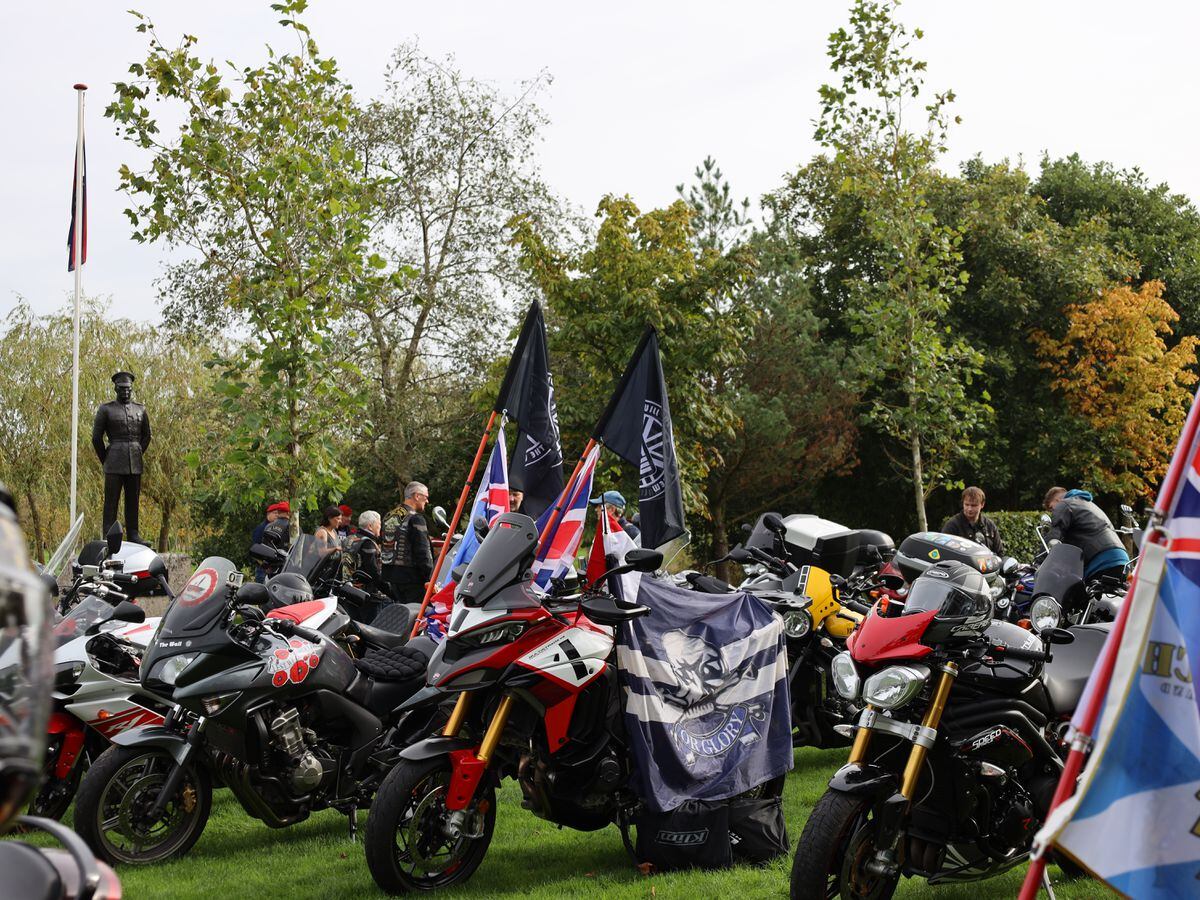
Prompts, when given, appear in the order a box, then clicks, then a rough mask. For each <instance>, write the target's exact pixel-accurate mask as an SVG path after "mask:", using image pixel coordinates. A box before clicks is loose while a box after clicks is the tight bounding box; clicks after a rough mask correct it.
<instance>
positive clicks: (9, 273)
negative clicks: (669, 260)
mask: <svg viewBox="0 0 1200 900" xmlns="http://www.w3.org/2000/svg"><path fill="white" fill-rule="evenodd" d="M130 6H133V7H134V8H136V9H138V10H140V11H141V12H143V13H145V14H147V15H148V16H149V17H150V18H151V19H153V20H154V22H155V24H156V25H157V27H158V31H159V34H160V37H161V38H162V39H163V41H164V43H167V44H168V45H170V44H173V43H174V42H175V40H176V39H177V38H178V36H179V35H180V34H182V33H184V32H187V33H190V34H194V35H196V36H197V37H198V38H199V39H200V43H199V47H198V49H199V52H200V53H201V54H202V55H204V56H208V57H211V58H213V59H215V60H217V61H222V60H225V59H231V60H233V61H235V62H237V63H238V64H239V65H245V64H251V63H258V62H260V61H261V60H262V58H263V57H264V49H263V48H264V47H265V45H266V44H268V43H274V44H275V45H276V46H280V47H283V46H285V43H284V41H285V36H284V32H283V29H282V28H280V27H279V26H278V25H277V24H276V22H277V19H278V16H277V15H276V14H275V13H272V12H271V11H270V8H269V3H268V2H257V0H237V2H233V0H208V2H205V3H202V4H195V3H182V2H178V0H117V2H111V0H86V2H85V0H56V2H52V3H34V4H20V5H17V4H15V3H6V4H5V5H4V8H3V10H2V11H0V74H2V75H3V82H4V83H5V84H6V85H8V89H7V90H6V92H5V102H4V110H5V113H6V118H7V124H8V127H7V128H6V129H5V132H6V133H5V136H4V140H3V141H0V209H2V210H3V217H2V219H0V317H3V316H4V315H7V314H8V313H9V311H11V309H12V308H13V306H14V305H15V304H16V303H17V299H18V296H20V297H24V298H25V299H26V300H27V301H28V302H29V303H30V304H31V305H32V306H33V307H34V308H35V309H36V310H38V311H40V312H49V311H52V310H54V309H57V308H60V307H62V306H63V305H64V304H66V303H67V302H69V298H70V294H71V291H72V288H73V278H72V276H71V275H69V274H68V273H67V271H66V263H67V259H66V257H67V232H68V226H69V220H70V196H71V194H70V187H71V177H72V173H73V160H74V143H75V122H76V110H75V104H76V100H75V91H74V90H72V85H73V84H74V83H75V82H77V81H81V82H85V83H87V84H88V85H89V86H90V89H89V90H88V92H87V108H86V122H87V125H86V128H87V135H88V141H87V147H88V188H89V190H88V203H89V221H88V228H89V240H88V263H87V265H86V266H85V267H84V270H83V279H84V290H85V292H86V293H88V294H91V295H110V296H111V297H112V301H113V306H112V309H113V312H114V314H118V315H122V316H128V317H130V318H135V319H139V320H145V321H157V320H158V318H159V311H158V306H157V300H156V293H155V288H154V281H155V279H156V278H157V277H158V276H159V274H160V273H161V271H162V265H163V262H164V260H166V259H167V258H168V257H167V254H166V251H165V250H164V249H163V248H161V247H158V246H153V245H149V246H147V245H139V244H136V243H135V242H133V241H132V240H131V239H130V237H129V235H130V226H129V224H128V221H127V220H126V219H125V217H124V215H123V214H122V210H123V209H124V208H125V205H126V204H125V198H124V197H123V195H121V194H120V193H119V192H118V191H117V184H118V179H117V170H118V167H119V166H120V165H121V163H124V162H129V163H133V162H135V161H136V159H137V158H138V157H137V156H136V154H135V153H134V151H133V150H132V148H131V147H129V146H128V145H126V144H124V143H123V142H122V141H121V140H120V139H119V138H118V137H117V136H116V135H115V133H114V130H113V127H112V125H111V123H109V122H108V121H107V120H105V119H104V118H103V109H104V106H105V105H106V104H107V103H108V102H109V101H110V100H111V98H112V95H113V90H112V84H113V82H115V81H118V80H122V79H123V78H125V77H126V72H127V70H128V67H129V64H130V63H131V62H134V61H137V60H141V59H143V58H144V56H145V52H146V44H145V38H144V36H142V35H139V34H137V33H136V32H135V31H134V28H133V26H134V21H133V19H132V17H131V16H129V15H128V13H127V12H126V10H127V9H128V8H129V7H130ZM847 6H848V2H841V0H836V2H835V0H807V2H791V3H783V2H777V3H765V2H748V0H742V2H741V3H728V2H715V3H714V2H708V0H688V2H675V0H654V2H646V0H641V2H637V3H633V2H624V0H609V2H606V3H602V4H600V3H579V2H574V3H563V2H561V0H559V2H530V0H509V2H506V3H483V2H461V0H460V2H457V3H450V2H440V3H439V2H434V3H430V2H420V3H416V2H411V0H390V2H384V0H338V2H336V3H335V2H332V0H312V2H311V5H310V9H309V12H308V13H307V14H306V15H305V21H306V22H307V23H308V25H309V26H310V27H311V29H312V32H313V36H314V37H315V39H316V40H317V42H318V44H319V45H320V47H321V50H322V52H323V53H324V54H326V55H331V56H333V57H335V58H336V59H337V60H338V62H339V64H340V65H341V68H342V72H343V74H344V75H345V76H346V78H347V80H349V81H350V82H351V83H352V84H353V85H354V87H355V90H356V92H357V93H358V94H359V96H360V97H361V98H363V99H368V98H370V97H373V96H376V95H378V94H380V93H381V92H382V88H383V84H384V70H385V68H386V66H387V62H388V59H389V57H390V55H391V52H392V50H393V49H394V48H395V47H396V46H397V45H399V44H401V43H403V42H406V41H411V40H414V39H415V40H418V41H419V43H420V46H421V48H422V50H423V51H425V52H426V53H427V54H430V55H434V56H444V55H446V54H453V55H454V57H455V58H456V60H457V63H458V65H459V67H460V68H461V69H462V70H463V71H464V72H465V73H466V74H468V75H470V76H472V77H475V78H478V79H481V80H486V81H489V82H492V83H494V84H496V85H498V86H500V87H505V88H513V89H515V87H516V85H517V84H518V83H519V82H521V81H523V80H525V79H528V78H531V77H533V76H535V75H537V74H538V73H539V72H541V71H542V70H545V71H547V72H548V73H549V74H550V75H551V76H552V78H553V83H552V85H551V86H550V88H549V90H548V91H546V92H545V93H544V94H543V95H542V105H543V108H544V109H545V111H546V113H547V115H548V116H549V119H550V124H549V125H548V127H547V128H546V129H545V131H544V133H543V140H542V144H541V146H540V148H539V161H540V164H541V168H542V172H543V175H544V177H545V178H546V180H547V182H548V183H549V184H550V186H551V188H552V189H554V190H555V191H556V192H557V193H558V194H559V195H560V196H561V197H563V198H565V199H566V200H567V201H568V202H570V203H572V204H573V205H575V206H576V207H577V208H579V209H580V210H583V211H586V212H587V213H591V212H594V210H595V208H596V204H597V202H598V201H599V199H600V198H601V197H602V196H603V195H604V194H606V193H619V194H625V193H628V194H630V195H631V196H632V197H633V199H634V200H635V201H636V202H637V203H638V204H639V205H640V206H641V207H642V208H643V209H649V208H652V207H654V206H659V205H663V204H667V203H669V202H671V201H672V200H673V199H674V198H675V185H677V184H679V183H680V182H682V181H687V180H689V178H690V176H691V173H692V171H693V170H694V169H695V167H696V165H697V164H698V163H699V162H700V161H701V160H702V159H703V158H704V157H705V156H706V155H712V156H714V157H715V158H716V159H717V162H718V163H719V165H720V167H721V169H722V171H723V172H724V174H725V176H726V177H727V178H728V179H729V181H730V182H731V184H732V187H733V190H734V192H735V193H736V194H738V195H739V196H748V197H751V198H752V199H755V200H756V199H757V198H758V197H759V196H761V195H762V194H763V193H765V192H768V191H770V190H772V189H774V188H775V187H777V186H778V185H779V184H780V183H781V181H782V179H783V177H784V176H785V174H786V173H788V172H789V171H792V170H794V169H796V168H797V167H798V166H799V165H801V164H803V163H804V162H805V161H806V160H808V159H809V158H810V157H811V156H812V155H813V154H814V153H815V152H816V146H815V144H814V142H813V140H812V122H813V119H814V118H815V117H816V115H817V112H818V105H817V88H818V87H819V86H820V84H821V83H822V82H824V81H827V80H830V74H829V71H828V66H827V60H826V56H825V45H826V39H827V37H828V35H829V33H830V31H832V30H833V29H835V28H837V27H839V26H840V25H842V24H843V23H844V22H845V20H846V9H847ZM900 18H901V19H902V20H903V21H904V22H906V23H907V24H908V25H910V26H915V27H920V28H922V29H923V30H924V32H925V39H924V40H923V41H921V42H920V43H919V44H918V46H917V55H918V56H919V57H920V58H923V59H925V60H927V61H928V63H929V71H928V78H927V86H928V87H929V88H931V89H936V90H942V89H945V88H947V87H950V88H953V90H954V91H955V93H956V95H957V97H958V100H957V102H956V104H955V108H956V112H957V113H958V115H960V116H962V118H963V123H962V124H961V125H960V126H958V127H957V128H956V129H955V130H954V131H953V132H952V135H951V140H950V152H949V154H948V158H947V160H946V166H947V167H948V168H953V167H954V166H956V165H957V164H958V162H959V161H961V160H963V159H967V158H970V157H972V156H974V155H975V154H977V153H982V154H983V156H984V157H985V158H986V159H988V160H999V159H1002V158H1005V157H1007V158H1009V159H1012V160H1014V161H1015V160H1017V159H1023V160H1024V162H1025V164H1026V165H1027V166H1029V167H1034V168H1036V166H1037V163H1038V161H1039V160H1040V159H1041V157H1042V155H1043V153H1049V154H1050V155H1051V156H1062V155H1065V154H1068V153H1072V152H1078V153H1080V154H1081V155H1082V156H1083V157H1084V158H1085V159H1087V160H1092V161H1094V160H1108V161H1110V162H1112V163H1114V164H1116V165H1117V166H1119V167H1133V166H1137V167H1139V168H1141V169H1142V171H1144V172H1145V173H1146V174H1147V175H1148V176H1149V177H1150V179H1151V180H1152V181H1154V182H1155V183H1158V182H1164V181H1165V182H1166V183H1168V184H1169V185H1170V186H1171V188H1172V189H1173V190H1175V191H1178V192H1181V193H1184V194H1187V195H1188V196H1189V197H1191V198H1192V199H1193V200H1200V168H1198V167H1197V165H1196V152H1195V145H1196V137H1197V133H1198V126H1197V113H1198V111H1200V110H1198V108H1197V107H1198V105H1200V104H1198V97H1200V77H1198V75H1197V72H1198V71H1200V70H1198V69H1197V66H1196V54H1197V51H1196V48H1195V38H1196V34H1197V32H1198V31H1200V4H1195V3H1191V2H1158V0H1146V2H1141V3H1138V4H1129V3H1127V2H1126V3H1119V4H1118V3H1115V2H1107V0H1103V2H1101V0H1092V2H1076V0H1054V2H1049V0H1040V2H1029V0H1004V2H993V0H971V2H963V0H908V2H906V3H904V4H903V6H902V7H901V9H900Z"/></svg>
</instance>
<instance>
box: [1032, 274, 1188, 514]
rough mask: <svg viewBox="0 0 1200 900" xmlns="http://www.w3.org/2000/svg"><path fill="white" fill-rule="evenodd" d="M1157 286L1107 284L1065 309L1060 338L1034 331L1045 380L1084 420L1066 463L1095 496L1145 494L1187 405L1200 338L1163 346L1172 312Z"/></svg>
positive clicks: (1158, 476)
mask: <svg viewBox="0 0 1200 900" xmlns="http://www.w3.org/2000/svg"><path fill="white" fill-rule="evenodd" d="M1164 289H1165V286H1164V285H1163V283H1162V282H1161V281H1150V282H1147V283H1146V284H1144V285H1142V286H1141V288H1140V289H1136V290H1135V289H1134V288H1133V287H1131V286H1130V285H1127V284H1122V285H1113V286H1112V287H1110V288H1109V289H1108V290H1107V291H1105V292H1104V294H1102V295H1101V296H1100V297H1098V298H1096V299H1094V300H1091V301H1089V302H1087V303H1079V304H1072V305H1070V306H1068V307H1067V308H1066V315H1067V323H1068V324H1067V329H1066V332H1065V333H1064V334H1062V335H1061V336H1052V335H1050V334H1049V333H1047V332H1045V331H1041V330H1038V331H1035V332H1034V335H1033V339H1034V342H1035V344H1036V346H1037V350H1038V355H1039V357H1040V358H1041V361H1042V366H1043V367H1044V368H1045V369H1047V370H1048V371H1050V372H1051V373H1052V374H1053V375H1054V380H1053V382H1051V386H1052V387H1053V389H1054V390H1055V391H1058V392H1060V393H1061V394H1062V395H1063V397H1064V398H1065V400H1066V403H1067V406H1068V408H1069V409H1070V411H1071V412H1072V414H1073V415H1075V416H1076V417H1078V419H1079V420H1080V421H1081V423H1082V424H1083V426H1084V427H1083V429H1082V430H1080V431H1077V435H1078V438H1077V440H1076V441H1075V442H1073V444H1072V445H1070V446H1068V447H1067V448H1066V450H1065V453H1064V456H1065V458H1066V461H1067V463H1068V464H1069V465H1071V466H1072V467H1073V468H1074V469H1075V470H1076V471H1077V472H1079V473H1080V474H1081V475H1082V476H1083V478H1084V479H1085V483H1087V484H1089V485H1092V486H1093V487H1095V488H1096V489H1098V490H1099V491H1102V492H1111V493H1116V494H1121V495H1123V496H1130V495H1136V496H1139V497H1143V498H1145V499H1148V500H1149V499H1152V498H1153V496H1154V493H1153V492H1154V491H1155V489H1156V488H1157V487H1158V484H1159V483H1160V481H1161V480H1162V477H1163V476H1164V475H1165V474H1166V470H1167V463H1168V462H1169V461H1170V458H1171V453H1172V451H1173V450H1174V440H1175V435H1177V434H1178V433H1179V431H1180V429H1181V428H1182V427H1183V420H1184V419H1185V418H1186V416H1187V411H1188V408H1189V406H1190V405H1191V399H1192V391H1191V390H1190V388H1191V387H1192V386H1193V385H1195V383H1196V380H1197V376H1196V374H1195V372H1194V371H1193V368H1194V366H1195V365H1196V347H1197V346H1198V345H1200V338H1196V337H1193V336H1187V337H1183V338H1181V339H1180V340H1179V341H1178V342H1177V343H1176V344H1175V345H1174V346H1173V347H1168V346H1167V343H1166V338H1167V337H1169V336H1170V335H1171V333H1172V331H1171V324H1172V323H1173V322H1176V321H1178V320H1179V316H1178V314H1177V313H1176V312H1175V311H1174V310H1173V309H1171V307H1170V305H1169V304H1168V303H1167V302H1166V301H1165V300H1164V299H1163V291H1164Z"/></svg>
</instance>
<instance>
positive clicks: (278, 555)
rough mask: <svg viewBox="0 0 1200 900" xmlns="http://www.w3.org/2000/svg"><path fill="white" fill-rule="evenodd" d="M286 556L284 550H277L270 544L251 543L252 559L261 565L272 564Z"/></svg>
mask: <svg viewBox="0 0 1200 900" xmlns="http://www.w3.org/2000/svg"><path fill="white" fill-rule="evenodd" d="M284 558H285V556H284V553H283V551H282V550H277V549H276V548H274V547H272V546H271V545H270V544H251V545H250V559H252V560H253V561H254V562H256V563H258V564H259V565H260V566H271V565H274V564H275V563H278V562H281V561H282V560H283V559H284Z"/></svg>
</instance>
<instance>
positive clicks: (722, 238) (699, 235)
mask: <svg viewBox="0 0 1200 900" xmlns="http://www.w3.org/2000/svg"><path fill="white" fill-rule="evenodd" d="M695 179H696V180H695V181H693V182H692V184H691V185H690V186H688V188H687V190H686V191H684V185H682V184H680V185H676V186H675V192H676V193H677V194H679V196H680V198H681V199H683V200H685V201H687V204H688V206H690V207H691V208H692V209H693V210H694V212H695V215H694V216H693V219H692V230H693V231H694V232H695V234H696V242H697V243H698V244H699V245H700V246H701V247H702V248H704V249H708V250H716V251H717V252H719V253H724V252H726V251H728V250H731V249H732V248H733V247H736V246H737V245H738V244H741V243H743V242H744V241H745V240H746V238H747V237H748V236H749V232H750V228H751V225H750V199H749V198H748V197H743V198H742V202H741V203H740V204H739V203H735V202H734V201H733V198H732V196H731V195H730V185H729V182H728V181H726V180H725V176H724V175H723V174H722V173H721V170H720V169H719V168H718V167H717V161H716V160H715V159H713V158H712V157H711V156H706V157H704V162H702V163H701V164H700V165H698V166H696V172H695Z"/></svg>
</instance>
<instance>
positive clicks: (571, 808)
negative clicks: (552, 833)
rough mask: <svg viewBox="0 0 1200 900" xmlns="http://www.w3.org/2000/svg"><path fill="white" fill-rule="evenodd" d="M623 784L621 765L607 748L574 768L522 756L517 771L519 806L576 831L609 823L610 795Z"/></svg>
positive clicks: (611, 806)
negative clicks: (522, 795) (520, 795)
mask: <svg viewBox="0 0 1200 900" xmlns="http://www.w3.org/2000/svg"><path fill="white" fill-rule="evenodd" d="M623 782H624V774H623V772H622V767H621V764H620V762H619V760H618V759H617V755H616V753H615V752H614V751H613V750H612V748H611V747H610V748H608V749H607V750H605V751H604V752H603V753H602V754H600V755H599V756H598V757H596V758H595V759H592V760H589V761H588V762H587V763H584V764H582V765H578V766H562V765H557V764H555V763H553V762H549V761H547V760H545V759H542V758H541V757H540V756H538V755H536V754H532V753H526V754H524V755H523V756H522V757H521V761H520V764H519V767H518V772H517V783H518V784H519V785H520V786H521V792H522V793H523V794H524V800H523V801H522V804H521V805H522V806H524V807H525V808H526V809H529V810H532V811H533V813H534V815H536V816H539V817H541V818H543V819H548V820H550V821H551V822H555V823H557V824H559V825H565V826H567V827H568V828H574V829H576V830H579V831H594V830H595V829H597V828H603V827H604V826H606V825H608V824H609V823H610V822H611V821H612V818H611V816H612V810H613V808H614V804H615V799H614V796H613V795H614V793H615V792H616V790H617V788H618V787H620V786H621V784H622V783H623Z"/></svg>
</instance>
